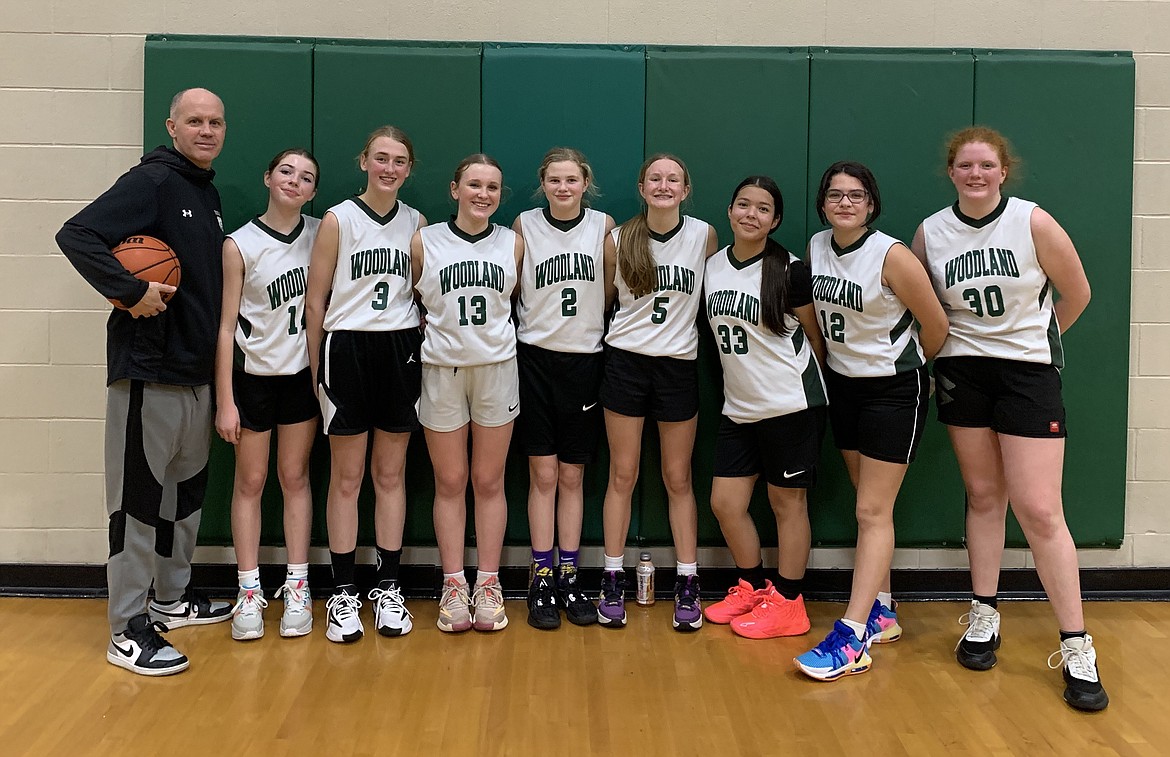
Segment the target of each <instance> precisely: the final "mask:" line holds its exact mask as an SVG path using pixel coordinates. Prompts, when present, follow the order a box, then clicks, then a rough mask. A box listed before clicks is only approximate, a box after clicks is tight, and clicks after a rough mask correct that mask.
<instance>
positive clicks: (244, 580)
mask: <svg viewBox="0 0 1170 757" xmlns="http://www.w3.org/2000/svg"><path fill="white" fill-rule="evenodd" d="M236 576H237V577H238V578H239V579H240V588H241V589H251V590H252V591H255V590H256V589H259V588H260V569H259V568H252V569H251V570H237V571H236Z"/></svg>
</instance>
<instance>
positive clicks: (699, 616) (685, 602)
mask: <svg viewBox="0 0 1170 757" xmlns="http://www.w3.org/2000/svg"><path fill="white" fill-rule="evenodd" d="M672 623H673V624H674V630H676V631H698V630H699V629H700V628H702V627H703V606H702V605H701V604H700V603H699V577H698V576H679V577H678V578H676V579H675V581H674V620H673V621H672Z"/></svg>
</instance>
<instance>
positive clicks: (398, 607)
mask: <svg viewBox="0 0 1170 757" xmlns="http://www.w3.org/2000/svg"><path fill="white" fill-rule="evenodd" d="M368 596H369V598H370V601H371V602H376V603H377V605H378V612H379V613H388V612H389V613H397V614H398V615H399V616H403V615H405V616H406V617H408V618H413V617H414V615H412V614H411V612H410V610H408V609H406V601H405V600H404V599H403V598H402V590H401V589H399V588H398V587H397V586H393V587H391V588H389V589H370V593H369V595H368Z"/></svg>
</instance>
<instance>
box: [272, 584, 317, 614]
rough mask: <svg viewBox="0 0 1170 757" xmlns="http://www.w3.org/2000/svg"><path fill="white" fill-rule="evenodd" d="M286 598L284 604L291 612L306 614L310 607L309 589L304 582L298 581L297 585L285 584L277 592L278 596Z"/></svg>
mask: <svg viewBox="0 0 1170 757" xmlns="http://www.w3.org/2000/svg"><path fill="white" fill-rule="evenodd" d="M282 595H283V597H284V604H285V605H286V608H287V610H288V611H289V612H304V611H305V608H306V607H308V606H309V588H308V587H307V586H305V582H304V581H297V583H296V585H295V586H294V585H293V584H291V583H289V582H287V581H286V582H284V583H283V584H281V585H280V588H279V589H277V590H276V596H278V597H279V596H282Z"/></svg>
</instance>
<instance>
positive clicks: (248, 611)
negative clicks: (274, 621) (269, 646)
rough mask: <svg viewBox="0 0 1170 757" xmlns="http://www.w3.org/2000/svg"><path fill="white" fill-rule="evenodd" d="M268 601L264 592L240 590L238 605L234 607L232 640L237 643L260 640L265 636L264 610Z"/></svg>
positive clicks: (259, 590)
mask: <svg viewBox="0 0 1170 757" xmlns="http://www.w3.org/2000/svg"><path fill="white" fill-rule="evenodd" d="M267 606H268V600H266V599H265V598H264V590H263V589H261V588H260V587H259V586H257V587H256V588H255V589H243V588H241V589H240V593H239V595H238V596H237V597H236V604H235V605H234V606H233V607H232V638H233V639H235V640H236V641H245V640H247V639H259V638H260V637H261V636H263V635H264V608H265V607H267Z"/></svg>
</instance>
